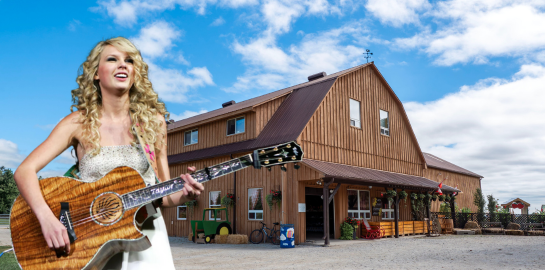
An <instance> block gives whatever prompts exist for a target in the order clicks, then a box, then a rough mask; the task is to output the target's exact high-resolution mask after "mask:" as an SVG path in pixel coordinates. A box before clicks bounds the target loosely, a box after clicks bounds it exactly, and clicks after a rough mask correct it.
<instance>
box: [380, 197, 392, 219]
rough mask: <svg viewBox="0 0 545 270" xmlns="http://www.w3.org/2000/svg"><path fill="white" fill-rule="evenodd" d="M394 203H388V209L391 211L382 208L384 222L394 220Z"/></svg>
mask: <svg viewBox="0 0 545 270" xmlns="http://www.w3.org/2000/svg"><path fill="white" fill-rule="evenodd" d="M392 204H393V202H390V201H388V207H389V208H390V209H386V208H382V215H381V219H382V220H392V219H394V207H393V206H392Z"/></svg>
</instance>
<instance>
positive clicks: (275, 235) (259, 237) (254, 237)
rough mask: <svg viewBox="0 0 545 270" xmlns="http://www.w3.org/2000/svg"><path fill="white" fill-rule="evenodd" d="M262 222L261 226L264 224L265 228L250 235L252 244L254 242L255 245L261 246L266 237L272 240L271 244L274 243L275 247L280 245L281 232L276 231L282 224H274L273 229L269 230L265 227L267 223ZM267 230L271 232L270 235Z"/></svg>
mask: <svg viewBox="0 0 545 270" xmlns="http://www.w3.org/2000/svg"><path fill="white" fill-rule="evenodd" d="M260 222H261V224H263V226H262V227H261V229H256V230H253V231H252V233H251V234H250V242H252V243H253V244H259V243H261V242H263V239H264V236H267V238H269V240H271V243H273V244H274V245H280V230H275V228H276V225H280V223H278V222H275V223H273V224H274V226H273V227H272V229H269V228H267V226H265V223H263V221H260ZM267 230H269V232H270V235H269V233H267ZM263 233H265V235H263ZM265 241H267V240H265Z"/></svg>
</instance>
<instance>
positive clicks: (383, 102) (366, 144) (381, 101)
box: [299, 68, 423, 176]
mask: <svg viewBox="0 0 545 270" xmlns="http://www.w3.org/2000/svg"><path fill="white" fill-rule="evenodd" d="M349 99H354V100H358V101H359V102H360V110H361V129H359V128H355V127H352V126H350V106H349ZM380 109H382V110H386V111H388V112H389V116H390V136H384V135H381V134H380V123H379V110H380ZM402 114H403V112H402V109H401V108H400V107H399V106H398V104H397V103H396V101H395V100H394V98H393V97H392V96H391V94H390V93H389V90H388V89H387V87H386V86H385V85H384V84H383V83H382V82H381V80H380V79H379V77H377V75H376V74H375V72H374V71H373V70H372V69H371V68H364V69H361V70H358V71H355V72H352V73H349V74H347V75H345V76H343V77H339V78H338V79H337V81H336V82H335V84H334V85H333V86H332V89H331V90H330V91H329V93H328V94H327V95H326V97H325V98H324V100H323V101H322V103H321V104H320V106H319V107H318V109H317V110H316V113H315V114H314V115H313V116H312V118H311V120H310V121H309V123H308V124H307V125H306V127H305V129H304V130H303V132H302V133H301V135H300V137H299V139H300V141H301V143H302V147H303V149H305V158H309V159H316V160H322V161H328V162H334V163H341V164H347V165H352V166H358V167H366V168H372V169H378V170H384V171H392V172H398V173H404V174H410V175H418V176H421V175H422V170H423V164H422V159H421V157H420V152H419V150H418V147H417V146H416V145H415V143H414V141H413V139H412V136H411V134H410V132H409V129H408V127H407V123H405V121H404V120H403V116H402Z"/></svg>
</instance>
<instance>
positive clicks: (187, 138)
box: [184, 129, 199, 145]
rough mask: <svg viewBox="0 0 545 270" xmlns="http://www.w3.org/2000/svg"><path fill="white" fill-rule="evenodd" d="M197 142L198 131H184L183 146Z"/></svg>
mask: <svg viewBox="0 0 545 270" xmlns="http://www.w3.org/2000/svg"><path fill="white" fill-rule="evenodd" d="M198 142H199V130H198V129H194V130H190V131H186V132H185V134H184V145H191V144H196V143H198Z"/></svg>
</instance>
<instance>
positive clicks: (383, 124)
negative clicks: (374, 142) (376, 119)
mask: <svg viewBox="0 0 545 270" xmlns="http://www.w3.org/2000/svg"><path fill="white" fill-rule="evenodd" d="M380 134H382V135H387V136H390V117H389V113H388V112H387V111H383V110H380Z"/></svg>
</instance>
